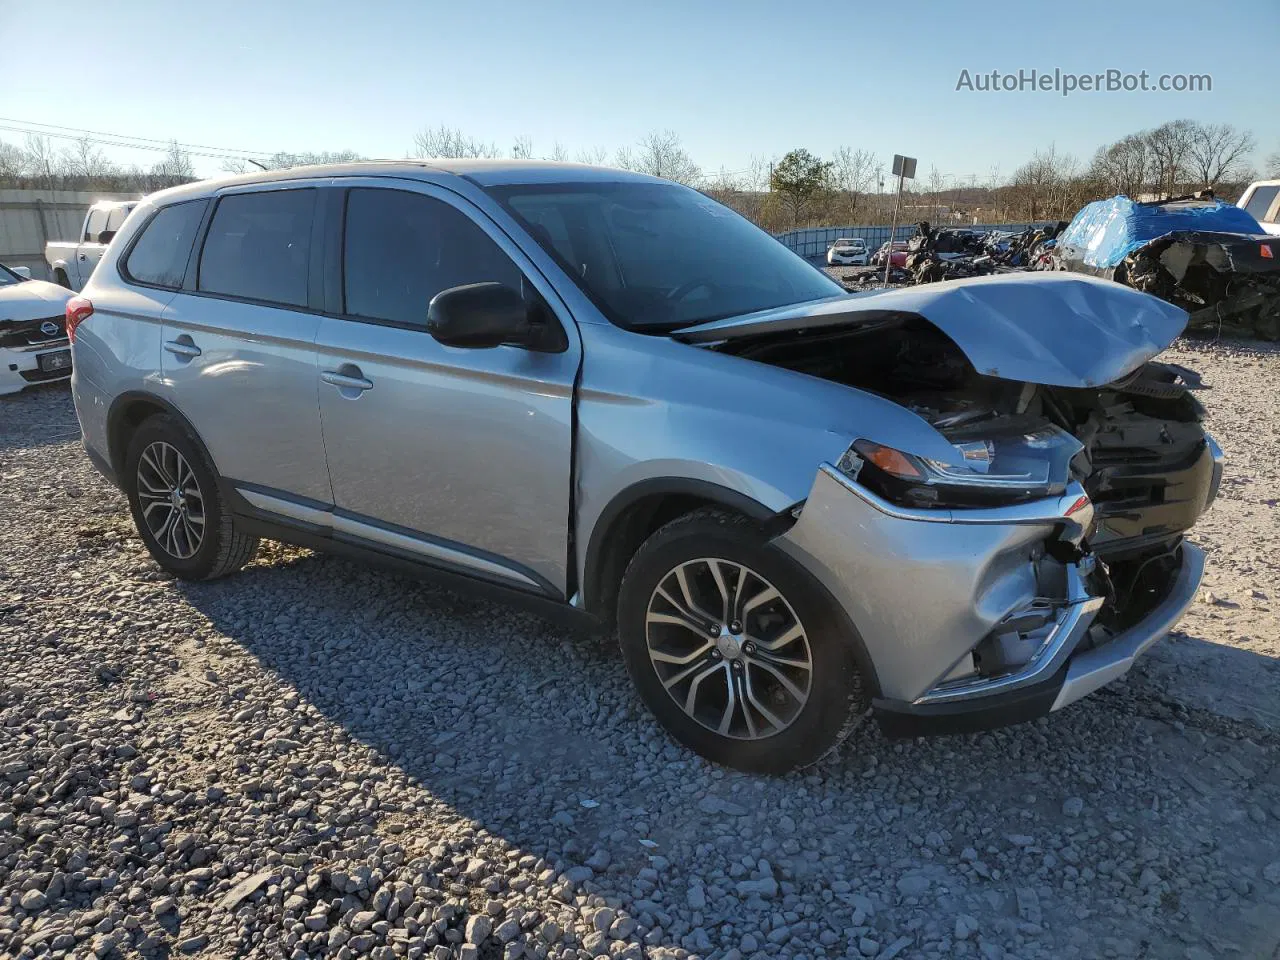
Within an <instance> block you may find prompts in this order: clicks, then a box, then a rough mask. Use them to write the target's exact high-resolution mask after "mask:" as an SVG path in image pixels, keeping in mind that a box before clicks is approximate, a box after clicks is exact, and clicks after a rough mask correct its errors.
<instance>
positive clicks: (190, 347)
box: [164, 340, 200, 360]
mask: <svg viewBox="0 0 1280 960" xmlns="http://www.w3.org/2000/svg"><path fill="white" fill-rule="evenodd" d="M164 348H165V349H166V350H168V351H169V352H170V353H172V354H174V355H175V356H179V357H186V358H187V359H188V360H192V359H194V358H196V357H198V356H200V348H199V347H197V346H196V345H195V344H194V343H183V342H182V341H181V340H166V341H165V345H164Z"/></svg>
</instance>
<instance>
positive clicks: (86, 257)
mask: <svg viewBox="0 0 1280 960" xmlns="http://www.w3.org/2000/svg"><path fill="white" fill-rule="evenodd" d="M80 259H81V260H88V259H89V255H88V254H87V253H82V254H80Z"/></svg>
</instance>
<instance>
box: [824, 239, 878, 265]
mask: <svg viewBox="0 0 1280 960" xmlns="http://www.w3.org/2000/svg"><path fill="white" fill-rule="evenodd" d="M867 259H868V253H867V241H865V240H863V239H862V238H861V237H852V238H848V239H844V238H842V239H840V240H837V241H836V242H835V243H833V244H832V245H831V249H829V250H828V251H827V264H828V265H829V266H832V267H865V266H866V265H867Z"/></svg>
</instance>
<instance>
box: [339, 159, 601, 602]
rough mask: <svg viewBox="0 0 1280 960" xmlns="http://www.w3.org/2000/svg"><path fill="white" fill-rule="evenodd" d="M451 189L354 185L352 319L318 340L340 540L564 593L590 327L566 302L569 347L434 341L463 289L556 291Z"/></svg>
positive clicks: (348, 307) (350, 211)
mask: <svg viewBox="0 0 1280 960" xmlns="http://www.w3.org/2000/svg"><path fill="white" fill-rule="evenodd" d="M366 182H367V181H366ZM450 196H451V195H450V194H448V193H447V192H445V191H442V190H439V189H438V188H434V187H431V186H429V185H426V184H421V183H415V184H412V185H410V184H404V185H402V188H391V187H378V186H372V185H370V186H353V187H352V188H351V189H349V190H348V191H346V198H345V204H346V209H345V218H344V223H345V228H344V231H343V236H342V238H341V240H340V241H339V243H338V248H339V257H338V258H337V259H338V260H340V264H341V269H342V273H343V281H344V282H343V290H342V292H341V300H342V302H341V304H338V305H336V306H337V307H338V312H340V313H341V317H326V318H325V319H324V320H323V321H322V322H321V325H320V332H319V336H318V337H317V349H318V358H319V368H320V381H321V382H320V414H321V422H322V425H323V430H324V444H325V449H326V451H327V453H328V463H329V477H330V479H331V481H332V484H333V495H334V503H335V507H336V509H335V511H334V519H333V525H334V531H335V535H337V536H340V537H342V536H347V537H352V538H355V539H359V540H366V541H368V540H372V541H375V542H377V543H379V544H380V545H382V546H383V547H385V548H390V549H392V550H394V551H397V552H401V553H404V554H408V555H411V556H413V557H414V558H416V559H420V560H424V561H426V562H431V563H435V564H438V565H441V566H444V567H446V568H452V569H460V570H462V571H464V572H467V573H469V574H472V575H476V576H480V577H483V578H486V579H490V580H493V581H496V582H500V583H504V584H506V585H511V586H516V587H520V588H522V589H526V590H533V591H538V592H542V593H546V594H551V595H554V596H563V595H564V591H565V585H566V563H567V557H568V550H569V544H568V529H569V527H568V524H569V497H570V484H571V464H572V442H573V422H572V411H573V384H574V378H575V376H576V373H577V369H578V359H579V356H580V353H581V348H580V345H579V340H578V337H577V331H576V329H574V327H573V324H572V322H571V320H569V318H568V316H567V313H565V312H564V311H563V310H562V309H559V310H557V311H556V314H557V318H558V320H559V322H560V323H561V324H562V325H563V326H564V327H565V332H566V334H567V336H568V340H569V348H568V349H567V350H565V351H564V352H562V353H540V352H535V351H531V350H526V349H523V348H520V347H513V346H501V347H495V348H492V349H461V348H456V347H446V346H443V345H441V344H440V343H437V342H436V341H435V340H434V339H432V337H431V336H430V334H428V333H427V331H426V319H427V305H428V303H429V302H430V300H431V298H432V297H433V296H435V294H437V293H439V292H440V291H441V290H445V289H448V288H450V287H454V286H459V285H461V284H466V283H479V282H485V281H498V282H502V283H506V284H509V285H511V286H513V287H515V288H516V289H520V290H522V291H523V292H524V293H525V296H526V300H528V301H529V302H531V303H538V304H540V305H541V308H543V309H549V308H547V307H546V302H547V300H551V301H554V300H555V298H554V294H551V292H550V290H549V288H548V287H547V286H546V284H545V281H544V280H539V281H538V282H537V283H535V282H533V281H531V279H530V277H531V276H533V275H534V271H533V268H532V265H531V264H529V263H528V261H527V260H525V258H524V256H523V254H521V253H520V252H519V251H518V250H517V249H516V248H515V247H514V246H513V245H512V244H511V243H510V241H509V240H505V238H504V241H503V243H502V244H500V243H499V241H496V240H495V239H494V238H493V236H491V235H490V234H489V233H488V232H487V229H493V228H492V227H491V226H489V225H486V226H485V227H482V226H481V223H484V222H485V221H484V216H483V214H482V213H480V212H479V211H478V210H474V209H470V210H467V211H465V212H464V210H463V209H462V206H461V205H462V204H465V201H462V200H459V199H454V200H452V201H451V200H449V199H446V198H449V197H450ZM547 294H550V296H548V297H547V299H546V300H544V296H546V295H547Z"/></svg>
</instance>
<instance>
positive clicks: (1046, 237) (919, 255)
mask: <svg viewBox="0 0 1280 960" xmlns="http://www.w3.org/2000/svg"><path fill="white" fill-rule="evenodd" d="M1066 226H1067V222H1066V221H1065V220H1060V221H1058V222H1057V223H1054V224H1047V225H1045V226H1039V227H1028V228H1027V229H1025V230H1021V231H1018V232H1016V233H1015V232H1012V231H1004V230H991V231H989V232H987V233H979V232H978V231H976V230H969V229H966V228H963V227H935V228H930V225H929V223H928V222H927V221H921V222H920V223H918V224H917V225H916V234H915V236H913V237H912V238H911V240H910V241H909V243H908V245H907V250H908V255H907V264H906V266H907V270H908V271H909V272H910V274H911V282H913V283H934V282H937V281H939V280H959V279H962V278H964V277H983V276H987V275H989V274H992V273H1008V272H1012V271H1015V270H1036V269H1046V267H1047V266H1048V261H1049V258H1048V251H1049V250H1051V249H1052V248H1053V245H1054V243H1055V238H1056V237H1057V236H1058V234H1060V233H1061V232H1062V230H1063V229H1064V228H1065V227H1066Z"/></svg>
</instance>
